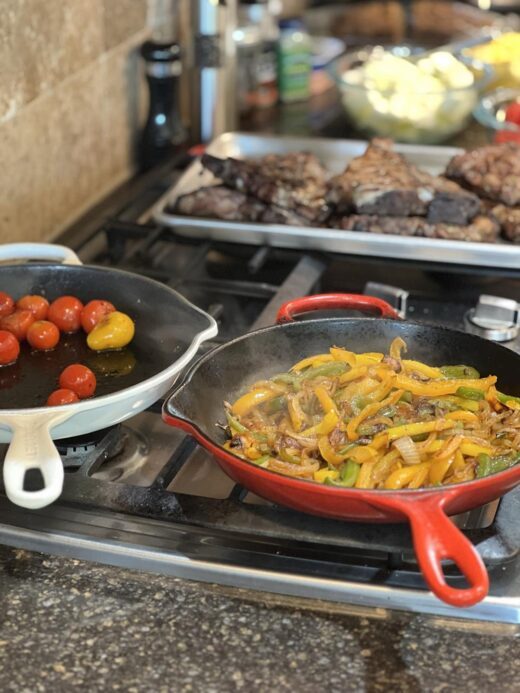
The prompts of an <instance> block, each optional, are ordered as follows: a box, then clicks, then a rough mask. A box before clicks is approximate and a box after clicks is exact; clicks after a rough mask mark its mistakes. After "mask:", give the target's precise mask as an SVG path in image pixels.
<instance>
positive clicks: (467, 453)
mask: <svg viewBox="0 0 520 693" xmlns="http://www.w3.org/2000/svg"><path fill="white" fill-rule="evenodd" d="M460 451H461V453H462V454H463V455H464V457H478V456H479V455H481V454H483V455H492V454H493V452H494V449H493V448H492V447H491V446H489V445H479V444H478V443H472V442H471V441H470V440H467V439H464V440H463V441H462V443H461V445H460Z"/></svg>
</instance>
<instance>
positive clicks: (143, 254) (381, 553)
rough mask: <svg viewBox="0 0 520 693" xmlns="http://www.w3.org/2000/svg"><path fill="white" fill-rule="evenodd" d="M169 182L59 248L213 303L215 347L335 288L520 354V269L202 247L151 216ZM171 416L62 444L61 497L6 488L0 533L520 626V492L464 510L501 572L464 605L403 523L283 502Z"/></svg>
mask: <svg viewBox="0 0 520 693" xmlns="http://www.w3.org/2000/svg"><path fill="white" fill-rule="evenodd" d="M171 175H172V172H171V170H170V169H168V170H164V171H162V172H160V175H157V176H156V177H153V176H150V175H149V176H148V177H145V178H144V179H143V180H142V181H141V182H140V188H139V190H138V191H137V192H138V194H136V191H135V189H133V190H130V191H128V190H127V192H126V194H124V195H123V194H119V198H118V197H117V195H116V196H115V197H114V198H113V199H111V200H109V201H108V202H107V206H106V207H105V208H103V209H100V210H97V211H96V213H94V212H93V213H92V214H91V215H89V216H88V218H87V219H86V221H84V223H83V224H82V225H81V226H78V227H77V228H75V229H72V230H71V231H70V232H69V233H67V234H66V235H65V236H64V237H63V238H61V239H60V242H63V243H67V244H69V245H71V246H72V247H73V248H74V249H75V250H76V251H78V253H79V255H80V257H81V258H82V260H83V261H85V262H92V263H99V264H103V265H105V266H118V267H120V268H124V269H129V270H131V271H134V272H140V273H142V274H145V275H147V276H150V277H153V278H156V279H159V280H161V281H164V282H167V283H168V284H169V285H170V286H172V287H174V288H176V289H177V290H178V291H179V292H180V293H182V294H184V295H185V296H186V297H187V298H188V299H190V300H191V301H193V302H194V303H195V304H197V305H198V306H200V307H201V308H203V309H205V310H207V311H208V312H210V313H211V314H212V315H213V316H214V317H215V318H216V319H217V321H218V322H219V328H220V331H219V335H218V337H217V338H215V339H214V340H213V341H212V342H211V343H206V344H205V345H204V349H205V350H206V349H208V348H211V347H213V346H215V345H216V344H219V343H222V342H225V341H227V340H229V339H231V338H233V337H235V336H237V335H239V334H242V333H244V332H246V331H248V330H251V329H254V328H256V327H261V326H264V325H268V324H272V323H273V321H274V317H275V315H276V311H277V308H278V307H279V305H280V304H281V303H282V302H283V301H286V300H288V299H290V298H295V297H297V296H300V295H304V294H308V293H312V292H316V291H320V290H322V291H332V290H334V291H352V292H358V293H359V292H363V291H365V292H366V293H371V294H375V295H378V296H381V297H383V298H385V299H386V300H388V301H389V302H391V303H393V305H394V306H395V307H396V308H397V309H398V310H399V311H400V312H401V313H402V315H403V316H406V317H408V318H409V319H413V320H419V321H423V322H430V323H440V324H444V325H447V326H451V327H454V328H458V329H470V330H472V331H478V332H479V333H480V334H484V335H486V336H492V337H493V338H498V339H502V340H504V339H506V340H507V341H504V344H505V345H506V346H508V347H510V348H512V349H514V350H516V351H518V352H519V353H520V338H519V336H518V305H517V304H516V299H517V297H518V296H519V294H520V292H519V288H520V274H518V275H515V274H514V273H510V274H509V276H505V275H503V274H502V275H501V274H498V273H497V274H496V275H494V276H490V275H489V274H486V275H479V274H478V272H476V271H475V268H472V269H471V270H467V269H466V268H464V267H459V268H454V267H450V268H445V267H439V266H418V265H417V264H415V263H399V262H398V261H386V262H382V261H380V260H376V259H371V258H366V259H362V258H359V257H357V258H349V257H348V256H342V257H338V256H334V255H329V256H325V255H320V256H318V255H312V256H311V255H308V254H307V255H306V254H304V253H303V252H301V253H300V252H296V251H278V250H274V249H269V248H256V249H255V248H251V247H244V246H240V245H236V244H216V243H202V244H201V243H200V242H199V243H197V242H190V241H187V240H186V239H181V238H178V237H176V235H175V233H174V232H173V231H172V230H166V229H161V228H159V227H156V226H153V225H151V224H150V223H148V220H147V214H146V210H147V209H149V208H150V207H151V205H152V204H153V202H154V201H155V199H156V198H157V197H158V196H159V195H160V194H161V192H163V190H164V186H166V185H168V184H169V183H170V182H171ZM107 211H108V212H109V214H110V219H109V221H106V220H105V221H103V222H102V223H101V222H100V219H103V218H104V217H105V215H106V213H107ZM490 296H491V297H499V299H500V300H499V302H498V304H497V299H496V298H489V297H490ZM508 299H509V301H508ZM497 317H498V320H497ZM160 410H161V402H158V403H156V405H154V406H153V407H152V408H150V409H149V410H147V411H146V412H143V413H142V414H139V415H138V416H136V417H134V418H132V419H130V420H128V421H127V422H125V423H124V424H119V425H117V426H115V427H113V428H110V429H106V430H104V431H99V432H96V433H95V434H90V435H88V436H86V437H84V438H81V439H71V440H65V441H63V440H62V441H59V442H58V445H59V450H60V454H61V456H62V459H63V464H64V467H65V472H66V474H65V485H64V490H63V494H62V496H61V498H60V499H59V501H58V502H56V503H54V504H53V505H52V506H50V507H47V508H42V509H41V510H37V511H27V510H24V509H22V508H18V507H16V506H14V505H12V504H11V503H10V502H9V501H8V500H7V498H6V497H5V496H4V495H3V493H0V541H1V542H3V543H6V544H10V545H13V546H16V547H20V548H27V549H31V550H37V551H44V552H50V553H60V554H64V555H67V556H73V557H75V558H83V559H87V560H96V561H101V562H107V563H111V564H115V565H121V566H126V567H131V568H137V569H141V570H150V571H158V572H161V573H165V574H171V575H175V576H178V577H183V578H191V579H198V580H204V581H210V582H218V583H221V584H225V585H232V586H235V587H241V588H248V589H260V590H267V591H273V592H278V593H282V594H288V595H295V596H299V597H308V598H313V599H316V598H317V599H326V600H330V601H336V602H338V601H339V602H344V603H348V604H353V605H363V606H368V607H376V608H379V609H404V610H412V611H419V612H424V613H434V614H438V615H450V616H457V617H459V618H461V617H463V618H468V619H481V620H495V621H503V622H508V623H518V622H520V529H518V527H519V523H518V521H517V518H518V517H519V516H520V490H518V491H513V492H511V493H510V494H508V495H507V496H505V497H504V498H503V499H502V500H501V501H500V502H498V501H497V502H496V503H492V504H489V505H488V506H485V507H483V508H479V509H476V510H474V511H471V512H469V513H466V514H465V515H463V516H459V517H457V518H456V519H455V521H456V522H457V524H458V525H459V526H460V527H461V528H463V530H464V531H465V532H466V533H467V535H468V537H469V538H470V539H471V541H472V542H473V543H474V544H475V545H476V546H477V548H478V550H479V552H480V553H481V555H482V557H483V559H484V561H485V563H486V565H487V567H488V571H489V574H490V578H491V589H490V594H489V596H488V597H487V598H486V599H485V600H484V601H483V602H481V603H480V604H478V605H476V606H475V607H472V608H471V609H464V610H457V609H454V608H452V607H450V606H448V605H446V604H444V603H442V602H440V601H439V600H438V599H436V598H435V597H434V596H433V595H432V594H431V593H430V592H429V591H428V590H427V588H426V586H425V584H424V582H423V580H422V577H421V575H420V573H419V571H418V568H417V565H416V563H415V559H414V554H413V548H412V543H411V536H410V532H409V529H408V526H407V525H406V524H401V525H373V524H366V525H365V524H354V523H345V522H338V521H333V520H326V519H321V518H316V517H311V516H309V515H304V514H301V513H297V512H295V511H292V510H289V509H286V508H282V507H278V506H274V505H272V504H270V503H268V502H267V501H264V500H262V499H261V498H258V497H256V496H254V495H253V494H251V493H249V492H248V491H247V490H245V489H243V488H241V487H240V486H237V485H235V484H234V482H232V481H231V480H230V479H229V478H228V477H227V476H226V475H224V473H223V472H222V471H221V470H220V468H219V467H218V466H217V464H216V462H214V461H213V459H212V458H211V457H210V456H209V455H208V454H207V453H206V452H205V451H203V450H202V449H201V448H199V447H198V446H197V444H196V443H195V442H194V441H193V440H192V439H191V438H189V437H186V436H185V435H184V434H183V433H182V432H181V431H179V430H177V429H173V428H171V427H168V426H166V425H164V424H163V422H162V420H161V417H160ZM3 452H5V451H2V450H0V458H1V455H2V454H3ZM29 483H30V480H29ZM446 574H447V575H448V579H449V581H450V582H451V583H452V584H454V585H457V584H460V581H461V580H463V578H461V577H460V576H459V575H458V574H457V572H456V571H455V570H454V569H453V570H452V569H450V566H449V565H447V566H446Z"/></svg>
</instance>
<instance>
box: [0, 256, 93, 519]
mask: <svg viewBox="0 0 520 693" xmlns="http://www.w3.org/2000/svg"><path fill="white" fill-rule="evenodd" d="M9 260H50V261H54V262H60V263H62V264H64V265H81V260H80V259H79V258H78V256H77V255H76V253H75V252H74V251H73V250H71V249H70V248H67V247H66V246H64V245H54V244H52V243H8V244H5V245H0V262H6V261H9ZM68 409H69V407H67V410H68ZM73 413H74V412H73V411H72V412H71V411H63V410H57V411H53V410H52V409H49V410H48V411H46V412H44V413H41V412H38V413H31V412H28V413H21V412H20V413H19V414H9V415H7V414H5V415H4V414H2V413H1V412H0V425H4V426H6V427H8V428H10V429H11V432H12V439H11V443H10V444H9V449H8V450H7V453H6V456H5V460H4V467H3V477H4V487H5V492H6V494H7V497H8V498H9V500H11V501H12V502H13V503H16V505H20V506H22V507H23V508H31V509H36V508H43V507H44V506H45V505H49V503H52V502H53V501H55V500H56V498H58V496H59V495H60V493H61V490H62V488H63V478H64V473H63V462H62V461H61V457H60V454H59V452H58V450H57V449H56V446H55V445H54V442H53V440H52V437H51V430H52V429H53V428H54V427H55V426H57V425H58V424H60V423H62V422H63V421H65V420H66V419H68V418H69V417H70V416H72V414H73ZM29 469H39V470H40V472H41V474H42V477H43V488H41V489H39V490H38V491H26V490H24V479H25V474H26V472H27V471H28V470H29Z"/></svg>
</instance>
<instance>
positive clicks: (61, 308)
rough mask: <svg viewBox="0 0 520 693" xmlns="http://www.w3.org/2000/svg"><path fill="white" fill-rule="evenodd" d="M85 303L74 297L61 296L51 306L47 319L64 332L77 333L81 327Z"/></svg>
mask: <svg viewBox="0 0 520 693" xmlns="http://www.w3.org/2000/svg"><path fill="white" fill-rule="evenodd" d="M82 310H83V303H81V301H80V300H79V299H77V298H75V297H74V296H60V298H57V299H56V300H55V301H53V302H52V303H51V305H50V306H49V312H48V313H47V319H48V320H50V321H51V322H53V323H54V324H55V325H56V327H57V328H58V329H60V330H61V331H62V332H77V331H78V330H79V328H80V327H81V311H82Z"/></svg>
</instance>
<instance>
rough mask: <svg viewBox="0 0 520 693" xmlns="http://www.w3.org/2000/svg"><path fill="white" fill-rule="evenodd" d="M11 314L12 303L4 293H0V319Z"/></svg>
mask: <svg viewBox="0 0 520 693" xmlns="http://www.w3.org/2000/svg"><path fill="white" fill-rule="evenodd" d="M11 313H14V301H13V299H12V298H11V296H9V294H6V293H5V291H0V318H3V317H4V316H6V315H11Z"/></svg>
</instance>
